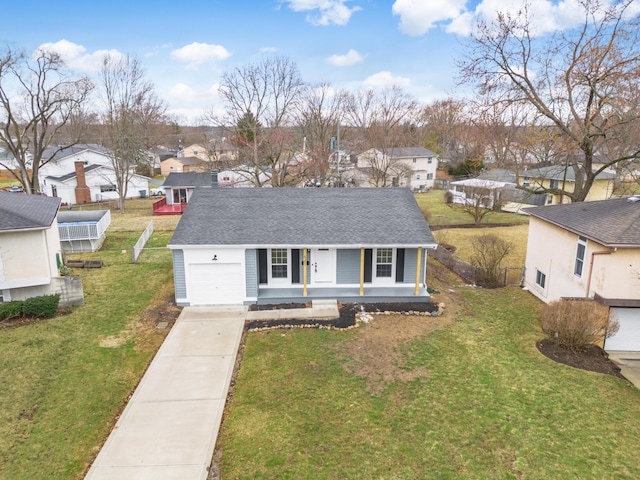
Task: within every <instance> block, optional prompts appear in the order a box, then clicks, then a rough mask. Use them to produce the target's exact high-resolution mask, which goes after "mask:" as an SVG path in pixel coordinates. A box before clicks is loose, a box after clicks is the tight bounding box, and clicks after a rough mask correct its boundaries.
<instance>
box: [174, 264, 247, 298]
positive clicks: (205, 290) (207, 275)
mask: <svg viewBox="0 0 640 480" xmlns="http://www.w3.org/2000/svg"><path fill="white" fill-rule="evenodd" d="M243 281H244V280H243V276H242V265H241V264H239V263H216V264H211V263H208V264H198V263H196V264H191V265H189V287H188V288H189V289H188V292H187V295H188V296H189V302H190V303H191V305H237V304H242V301H243V296H244V293H243V292H244V285H243Z"/></svg>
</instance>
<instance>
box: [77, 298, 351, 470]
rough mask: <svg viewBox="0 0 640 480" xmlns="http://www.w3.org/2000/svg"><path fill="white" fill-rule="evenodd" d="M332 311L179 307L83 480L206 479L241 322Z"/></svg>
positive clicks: (322, 306)
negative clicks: (173, 320) (180, 310)
mask: <svg viewBox="0 0 640 480" xmlns="http://www.w3.org/2000/svg"><path fill="white" fill-rule="evenodd" d="M338 315H339V314H338V307H337V304H336V301H335V300H334V301H326V300H325V301H321V302H319V303H317V302H315V301H314V302H313V306H312V308H304V309H295V311H292V310H288V311H287V310H268V311H256V312H248V307H243V306H218V307H186V308H185V309H184V310H183V311H182V313H181V314H180V317H179V318H178V320H177V321H176V324H175V325H174V326H173V328H172V329H171V331H170V332H169V334H168V335H167V338H166V339H165V341H164V343H163V344H162V346H161V347H160V349H159V350H158V353H157V354H156V356H155V358H154V359H153V361H152V362H151V364H150V365H149V368H148V369H147V372H146V373H145V375H144V377H143V378H142V381H141V382H140V384H139V385H138V388H137V389H136V391H135V392H134V393H133V395H132V397H131V399H130V400H129V403H128V404H127V406H126V407H125V409H124V411H123V412H122V415H121V416H120V418H119V419H118V422H117V423H116V425H115V427H114V429H113V430H112V432H111V434H110V435H109V438H108V439H107V441H106V442H105V444H104V446H103V447H102V450H101V451H100V453H99V454H98V456H97V457H96V459H95V461H94V462H93V465H92V466H91V468H90V469H89V472H88V473H87V475H86V477H85V480H113V479H118V480H206V478H207V476H208V474H209V470H208V469H209V466H210V464H211V458H212V456H213V451H214V448H215V444H216V438H217V436H218V430H219V429H220V423H221V422H222V414H223V411H224V405H225V402H226V398H227V393H228V391H229V384H230V383H231V377H232V375H233V367H234V365H235V361H236V355H237V352H238V346H239V345H240V340H241V337H242V330H243V328H244V321H245V320H247V319H250V320H252V319H253V320H257V319H260V320H269V319H280V318H318V319H327V318H336V317H337V316H338Z"/></svg>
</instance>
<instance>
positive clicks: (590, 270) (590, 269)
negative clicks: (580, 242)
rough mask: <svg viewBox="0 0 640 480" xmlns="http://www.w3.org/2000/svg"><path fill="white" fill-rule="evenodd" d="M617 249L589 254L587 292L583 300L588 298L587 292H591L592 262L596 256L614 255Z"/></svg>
mask: <svg viewBox="0 0 640 480" xmlns="http://www.w3.org/2000/svg"><path fill="white" fill-rule="evenodd" d="M616 250H617V249H616V248H614V249H613V250H607V251H604V252H603V251H600V252H591V261H590V262H589V276H588V277H587V291H586V292H585V294H584V298H589V290H591V275H592V274H593V262H594V259H595V256H596V255H611V254H612V253H614V252H615V251H616Z"/></svg>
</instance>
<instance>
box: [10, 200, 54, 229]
mask: <svg viewBox="0 0 640 480" xmlns="http://www.w3.org/2000/svg"><path fill="white" fill-rule="evenodd" d="M59 207H60V199H59V198H56V197H45V196H42V195H27V194H24V193H9V192H0V231H3V230H23V229H32V228H48V227H50V226H51V224H52V223H53V220H54V219H55V218H56V214H57V213H58V208H59Z"/></svg>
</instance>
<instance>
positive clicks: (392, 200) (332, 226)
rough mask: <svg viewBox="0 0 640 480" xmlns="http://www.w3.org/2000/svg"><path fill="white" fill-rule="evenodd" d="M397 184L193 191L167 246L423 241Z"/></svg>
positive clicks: (418, 216) (408, 197)
mask: <svg viewBox="0 0 640 480" xmlns="http://www.w3.org/2000/svg"><path fill="white" fill-rule="evenodd" d="M435 243H436V242H435V239H434V238H433V235H432V234H431V230H430V229H429V226H428V225H427V222H426V221H425V219H424V217H423V215H422V212H421V211H420V209H419V208H418V205H417V203H416V201H415V198H414V197H413V194H412V193H411V191H410V190H409V189H405V188H362V189H360V188H246V189H231V188H198V189H196V191H195V193H194V195H193V197H192V198H191V200H190V202H189V205H188V207H187V209H186V211H185V212H184V214H183V216H182V218H181V219H180V222H179V224H178V226H177V228H176V231H175V233H174V235H173V238H172V239H171V242H170V243H169V244H170V245H265V246H270V245H283V246H286V245H288V246H293V245H298V246H309V247H311V246H314V245H325V246H329V245H345V246H353V247H359V246H383V245H394V246H400V245H407V246H410V245H412V246H427V245H433V244H435Z"/></svg>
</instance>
